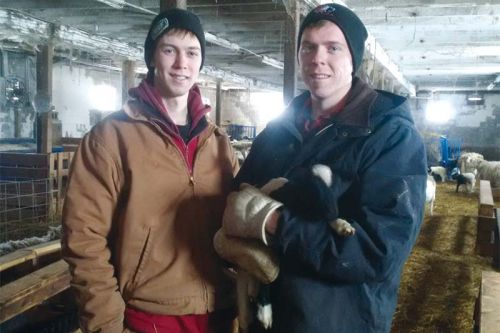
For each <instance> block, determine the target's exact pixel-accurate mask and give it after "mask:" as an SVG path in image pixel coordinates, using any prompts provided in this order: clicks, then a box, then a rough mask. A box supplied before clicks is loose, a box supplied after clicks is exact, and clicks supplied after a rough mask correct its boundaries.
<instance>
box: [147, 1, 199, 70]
mask: <svg viewBox="0 0 500 333" xmlns="http://www.w3.org/2000/svg"><path fill="white" fill-rule="evenodd" d="M174 28H177V29H184V30H188V31H191V32H192V33H194V34H195V36H196V37H197V38H198V40H199V41H200V46H201V65H200V69H201V68H202V67H203V63H204V62H205V33H204V32H203V27H202V25H201V22H200V19H199V18H198V16H196V15H195V14H193V13H191V12H189V11H187V10H184V9H179V8H174V9H168V10H166V11H164V12H162V13H160V14H158V15H157V16H156V17H155V18H154V19H153V22H151V26H150V27H149V32H148V36H147V37H146V41H145V42H144V60H145V61H146V66H147V67H148V71H149V72H150V73H153V72H154V68H153V67H152V66H151V61H152V60H153V54H154V52H155V48H156V42H157V41H158V39H159V38H160V37H161V36H163V34H165V33H167V32H168V31H169V30H171V29H174ZM148 75H149V74H148Z"/></svg>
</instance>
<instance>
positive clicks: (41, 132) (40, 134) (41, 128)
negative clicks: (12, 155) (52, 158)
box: [36, 111, 52, 153]
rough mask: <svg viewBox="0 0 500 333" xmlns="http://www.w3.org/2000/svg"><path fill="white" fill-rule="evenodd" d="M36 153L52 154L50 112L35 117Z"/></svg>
mask: <svg viewBox="0 0 500 333" xmlns="http://www.w3.org/2000/svg"><path fill="white" fill-rule="evenodd" d="M36 143H37V153H50V152H52V111H48V112H42V113H39V114H38V115H37V140H36Z"/></svg>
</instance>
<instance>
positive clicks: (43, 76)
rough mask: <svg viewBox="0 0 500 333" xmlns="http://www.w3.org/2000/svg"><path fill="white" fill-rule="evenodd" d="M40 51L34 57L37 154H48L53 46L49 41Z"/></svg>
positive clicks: (49, 147) (50, 142)
mask: <svg viewBox="0 0 500 333" xmlns="http://www.w3.org/2000/svg"><path fill="white" fill-rule="evenodd" d="M40 49H41V51H40V52H39V53H38V54H37V57H36V84H37V93H36V97H35V105H36V108H37V110H36V111H37V113H38V116H37V138H36V139H37V152H38V153H50V152H51V151H52V112H49V111H50V108H51V103H52V61H53V60H52V58H53V55H54V45H53V44H52V42H50V41H49V43H48V44H47V45H43V46H40Z"/></svg>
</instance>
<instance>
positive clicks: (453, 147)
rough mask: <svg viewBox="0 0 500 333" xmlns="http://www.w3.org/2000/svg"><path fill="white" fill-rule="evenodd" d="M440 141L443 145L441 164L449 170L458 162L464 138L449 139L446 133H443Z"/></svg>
mask: <svg viewBox="0 0 500 333" xmlns="http://www.w3.org/2000/svg"><path fill="white" fill-rule="evenodd" d="M439 142H440V146H441V165H442V166H444V167H445V168H446V169H448V171H449V170H450V169H451V168H453V167H455V166H456V162H457V160H458V158H459V157H460V147H461V146H462V140H461V139H448V138H447V137H446V136H445V135H441V137H440V138H439Z"/></svg>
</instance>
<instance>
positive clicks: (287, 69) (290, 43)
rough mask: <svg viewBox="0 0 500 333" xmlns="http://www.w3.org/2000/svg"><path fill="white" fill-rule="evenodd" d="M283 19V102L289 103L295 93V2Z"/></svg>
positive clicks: (298, 20)
mask: <svg viewBox="0 0 500 333" xmlns="http://www.w3.org/2000/svg"><path fill="white" fill-rule="evenodd" d="M287 14H288V15H287V16H286V18H285V35H284V36H285V37H284V38H285V49H284V60H285V62H284V71H283V102H284V103H285V105H288V103H290V102H291V100H292V99H293V98H294V97H295V94H296V92H297V35H298V33H299V24H300V8H299V4H298V2H297V1H290V8H289V10H288V8H287Z"/></svg>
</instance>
